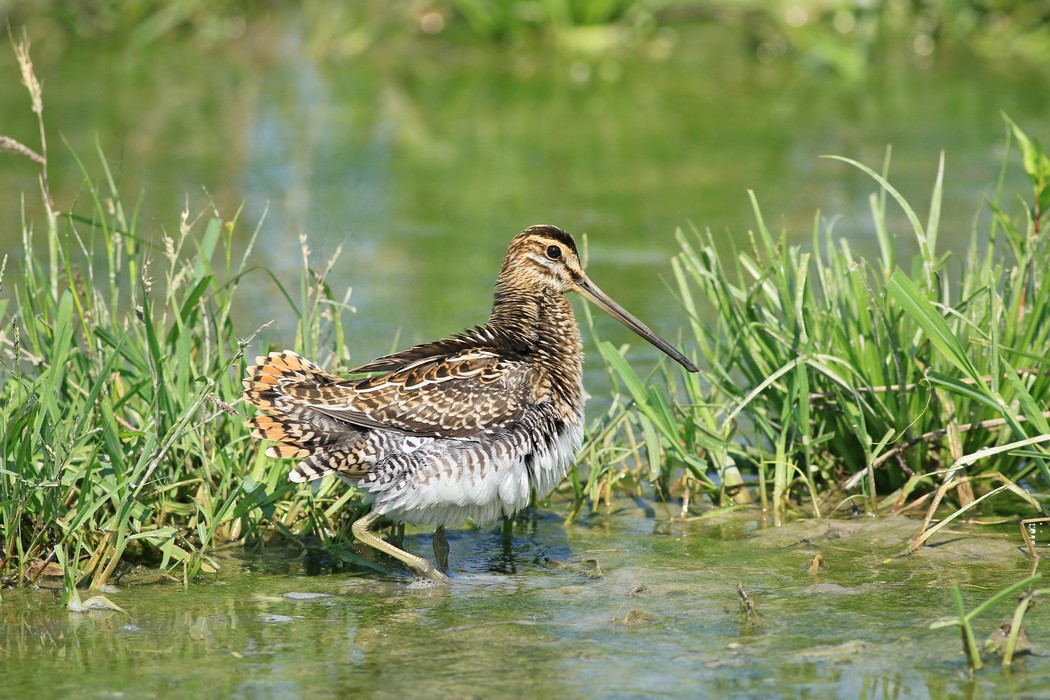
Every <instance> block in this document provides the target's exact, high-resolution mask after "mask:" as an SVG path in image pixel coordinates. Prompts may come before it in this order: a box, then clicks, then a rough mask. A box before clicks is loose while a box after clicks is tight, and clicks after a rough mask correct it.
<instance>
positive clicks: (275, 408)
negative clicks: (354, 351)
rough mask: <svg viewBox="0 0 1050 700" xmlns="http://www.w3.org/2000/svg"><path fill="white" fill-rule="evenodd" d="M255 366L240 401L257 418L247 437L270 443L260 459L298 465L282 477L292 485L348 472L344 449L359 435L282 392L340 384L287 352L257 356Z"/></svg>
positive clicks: (348, 457) (250, 424) (349, 463)
mask: <svg viewBox="0 0 1050 700" xmlns="http://www.w3.org/2000/svg"><path fill="white" fill-rule="evenodd" d="M255 362H256V364H254V365H252V366H251V367H249V368H248V374H247V378H246V379H245V380H244V398H245V400H246V401H247V402H248V403H250V404H252V405H253V406H255V407H256V408H258V409H259V415H257V416H255V417H254V418H252V419H250V420H248V421H247V422H245V425H246V426H248V427H249V428H251V429H252V436H253V437H256V438H259V439H262V440H273V441H274V442H275V443H276V444H274V445H271V446H270V447H268V448H267V450H266V454H267V455H268V456H270V457H284V458H292V459H299V460H302V461H300V462H299V464H298V465H297V466H296V467H295V468H294V469H293V470H292V471H291V472H290V473H289V475H288V478H289V479H290V480H291V481H296V482H299V481H309V480H312V479H319V478H321V477H322V476H325V475H327V474H329V473H331V472H333V471H340V472H347V473H349V472H351V471H353V464H352V461H353V460H352V459H351V457H352V454H353V453H352V450H350V449H349V448H350V446H351V444H352V443H353V442H355V441H356V439H357V438H359V437H360V432H359V431H357V430H355V429H354V428H352V427H351V426H349V425H346V424H345V423H341V422H339V421H336V420H334V419H332V418H330V417H329V416H326V415H325V414H323V413H321V412H319V411H317V410H314V409H313V408H311V407H310V406H309V405H305V404H303V403H302V402H301V400H299V399H296V398H294V397H292V396H289V395H287V394H286V393H285V391H284V390H285V389H289V388H291V387H292V386H295V387H297V388H302V387H303V386H304V385H306V386H309V387H315V388H320V387H324V386H326V385H331V384H335V383H337V382H342V381H343V379H342V378H341V377H339V376H337V375H335V374H332V373H331V372H326V371H325V370H323V369H321V368H320V367H318V366H317V365H315V364H314V363H312V362H310V361H309V360H306V359H304V358H302V357H300V356H299V355H297V354H296V353H294V352H291V351H290V350H285V351H283V352H272V353H270V354H269V355H267V356H265V357H257V358H256V359H255Z"/></svg>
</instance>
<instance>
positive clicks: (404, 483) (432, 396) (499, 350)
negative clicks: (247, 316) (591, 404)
mask: <svg viewBox="0 0 1050 700" xmlns="http://www.w3.org/2000/svg"><path fill="white" fill-rule="evenodd" d="M567 292H577V293H579V294H580V295H582V296H583V297H584V298H585V299H588V300H589V301H591V302H592V303H594V304H595V305H597V306H598V307H599V308H601V309H602V310H604V311H606V312H607V313H609V314H610V315H612V316H613V318H616V319H617V320H619V321H620V322H621V323H623V324H624V325H625V326H627V327H628V328H630V329H631V330H632V331H634V332H635V333H637V334H638V335H640V336H641V337H642V338H645V339H646V340H647V341H649V342H650V343H652V344H653V345H655V346H656V347H657V348H659V349H660V350H662V351H663V352H665V353H666V354H667V355H669V356H670V357H672V358H673V359H674V360H675V361H677V362H678V363H679V364H681V365H682V366H683V367H685V368H686V369H687V370H689V371H690V372H695V371H696V367H695V366H694V365H693V363H692V362H690V361H689V359H688V358H686V357H685V355H683V354H682V353H681V352H679V351H678V350H676V349H675V348H674V347H672V346H671V345H670V344H669V343H668V342H667V341H665V340H664V339H662V338H660V337H659V336H658V335H656V334H655V333H653V332H652V331H651V330H649V329H648V328H647V327H646V326H645V324H643V323H642V322H641V321H639V320H638V319H636V318H635V317H634V316H632V315H631V314H629V313H627V311H625V310H624V309H623V307H621V306H620V305H619V304H617V303H616V302H615V301H613V300H612V299H610V298H609V297H608V296H607V295H606V294H605V293H604V292H602V291H601V290H600V289H599V288H598V287H597V286H596V285H595V284H594V283H593V282H591V281H590V280H589V279H588V278H587V275H585V274H584V272H583V266H582V264H581V263H580V256H579V252H578V251H577V249H576V243H575V242H574V241H573V239H572V237H571V236H570V235H569V234H567V233H566V232H564V231H562V230H561V229H559V228H556V227H554V226H532V227H530V228H527V229H525V230H524V231H522V232H521V233H519V234H518V235H517V236H515V237H514V239H513V240H512V241H511V242H510V246H509V247H508V248H507V254H506V256H505V257H504V258H503V266H502V268H501V269H500V272H499V276H498V277H497V278H496V291H495V299H494V301H493V304H492V314H491V315H490V316H489V320H488V323H485V324H484V325H480V326H476V327H474V328H471V329H468V330H466V331H463V332H462V333H460V334H458V335H454V336H452V337H450V338H446V339H445V340H438V341H436V342H433V343H425V344H423V345H417V346H415V347H413V348H409V349H408V350H404V351H402V352H399V353H395V354H393V355H387V356H385V357H380V358H378V359H377V360H375V361H373V362H370V363H368V364H366V365H363V366H361V367H358V368H357V369H355V370H353V372H352V373H353V374H354V375H363V376H359V377H357V378H350V379H345V378H343V377H339V376H336V375H334V374H332V373H330V372H327V371H325V370H323V369H321V368H320V367H318V366H317V365H315V364H313V363H311V362H309V361H307V360H305V359H303V358H302V357H300V356H299V355H297V354H295V353H293V352H290V351H287V350H286V351H284V352H275V353H271V354H270V355H268V356H266V357H259V358H258V359H257V360H256V363H257V364H255V365H254V366H252V367H249V368H248V376H247V378H246V379H245V380H244V386H245V391H244V397H245V399H246V400H247V401H248V403H251V404H252V405H254V406H255V407H256V408H258V414H257V415H256V417H255V418H252V419H251V420H249V421H248V423H247V425H248V426H249V427H251V428H252V429H253V433H252V434H253V435H254V436H255V437H257V438H262V439H265V440H273V441H275V442H276V443H277V444H275V445H273V446H271V447H270V448H269V449H267V451H266V453H267V454H268V455H270V456H272V457H286V458H292V459H297V460H300V461H299V463H298V464H297V465H296V466H295V467H294V468H293V469H292V470H291V472H290V474H289V478H290V479H291V480H292V481H295V482H303V481H311V480H313V479H319V478H321V477H323V476H326V475H328V474H336V475H338V476H340V477H342V478H343V479H345V480H346V481H349V482H350V483H352V484H354V485H355V486H357V488H358V489H360V490H361V492H362V493H363V494H364V497H365V499H366V500H368V501H369V502H370V503H371V505H372V508H371V511H370V512H369V513H368V514H367V515H365V516H364V517H362V518H360V519H359V520H357V521H356V522H354V524H353V528H352V531H353V533H354V536H355V537H356V538H357V539H358V540H359V541H360V542H362V543H364V544H366V545H369V546H370V547H373V548H375V549H377V550H379V551H381V552H385V553H386V554H389V555H390V556H392V557H394V558H396V559H398V560H400V561H401V562H403V563H404V564H405V565H407V566H408V567H409V568H411V569H412V570H413V571H415V572H416V573H417V574H419V575H421V576H426V577H428V578H430V579H433V580H436V581H441V580H445V575H444V574H443V573H442V572H444V571H447V568H448V543H447V541H446V539H445V534H444V530H445V528H446V527H451V526H454V525H459V524H461V523H463V522H465V521H466V520H467V519H470V520H473V521H474V522H475V523H477V524H479V525H480V524H485V523H488V522H491V521H493V520H495V519H497V518H498V517H499V516H501V515H505V516H510V515H513V514H514V513H516V512H517V511H519V510H521V509H522V508H524V507H525V506H526V505H528V503H529V501H530V499H531V498H532V497H533V494H535V497H536V498H542V497H544V496H546V495H547V494H548V493H550V492H551V490H552V489H554V487H555V486H557V485H558V483H559V482H560V481H561V479H562V477H564V476H565V472H566V470H567V469H568V468H569V466H570V465H572V464H573V462H574V460H575V458H576V454H577V452H578V451H579V449H580V445H581V444H582V442H583V404H584V393H583V344H582V342H581V340H580V331H579V328H578V327H577V325H576V317H575V316H574V314H573V310H572V304H571V303H570V302H569V300H568V299H566V298H565V296H564V295H565V294H566V293H567ZM380 517H386V518H389V519H391V520H395V521H401V522H408V523H414V524H417V525H431V526H434V527H435V528H436V531H435V533H434V555H435V558H436V560H437V566H436V567H435V566H433V565H432V564H431V563H430V562H429V561H427V560H426V559H424V558H422V557H418V556H416V555H414V554H410V553H408V552H405V551H403V550H401V549H399V548H397V547H395V546H393V545H392V544H390V543H389V542H386V541H385V540H383V539H381V538H380V537H379V536H377V535H376V534H375V533H374V532H372V531H371V529H370V528H371V526H372V524H373V523H375V521H376V520H377V519H379V518H380Z"/></svg>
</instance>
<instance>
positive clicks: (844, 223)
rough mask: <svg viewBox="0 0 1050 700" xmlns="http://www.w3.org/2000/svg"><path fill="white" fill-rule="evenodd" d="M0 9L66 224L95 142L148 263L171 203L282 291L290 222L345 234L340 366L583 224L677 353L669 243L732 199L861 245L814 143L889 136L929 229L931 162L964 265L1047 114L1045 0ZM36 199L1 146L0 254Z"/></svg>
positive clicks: (9, 87)
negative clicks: (514, 247)
mask: <svg viewBox="0 0 1050 700" xmlns="http://www.w3.org/2000/svg"><path fill="white" fill-rule="evenodd" d="M0 16H3V17H4V19H5V20H6V23H7V24H8V25H9V26H10V27H11V32H12V33H13V34H14V35H15V36H22V34H23V32H24V33H25V35H26V36H28V37H29V38H30V40H31V41H32V56H33V60H34V63H35V68H36V72H37V75H38V76H39V77H40V79H41V81H42V82H43V85H44V119H45V122H46V125H47V129H48V134H49V143H48V146H49V153H48V155H49V160H50V163H49V170H50V178H51V184H52V195H53V197H54V199H55V202H56V206H57V207H58V208H59V209H60V210H62V211H72V212H77V211H83V212H84V213H85V214H89V213H90V203H89V202H85V201H82V194H83V182H84V178H85V173H86V177H88V178H90V179H91V180H93V181H96V182H97V181H101V180H102V179H103V177H104V170H103V167H102V164H101V159H100V155H99V154H100V153H101V154H103V155H104V157H105V159H106V161H107V162H108V165H109V167H110V169H111V170H112V172H113V175H114V177H115V179H116V182H117V185H118V188H119V190H120V192H121V193H122V199H123V201H124V205H125V207H126V208H127V209H128V210H129V211H131V210H137V211H138V217H139V225H138V227H137V235H138V236H140V237H141V238H142V239H144V240H145V241H146V242H147V244H151V245H157V246H158V249H159V247H160V245H161V244H160V240H161V237H162V235H163V234H164V233H165V232H167V233H169V234H174V233H175V232H177V231H178V228H179V224H180V217H181V215H182V212H183V211H184V210H185V211H188V212H189V219H190V221H193V220H196V219H198V218H199V217H203V218H208V217H210V216H211V215H213V213H214V212H218V213H219V215H220V216H221V217H222V218H224V219H227V220H228V219H232V218H233V217H234V216H235V215H237V212H238V211H240V215H239V224H238V225H239V230H240V232H241V233H242V234H243V235H244V236H245V238H247V236H248V234H249V233H250V232H251V231H252V230H253V229H254V228H255V227H256V226H259V227H261V230H260V236H259V243H258V245H257V246H256V248H255V250H254V251H253V253H252V255H253V259H254V260H255V262H256V263H257V264H258V265H262V266H266V267H269V268H271V269H272V270H273V271H274V272H275V274H276V276H277V277H278V278H279V279H283V280H286V283H287V284H289V285H294V284H295V280H297V279H298V270H299V268H300V267H301V265H302V261H301V256H300V244H299V236H300V234H302V233H305V234H307V235H308V236H309V240H310V247H311V249H312V251H313V253H314V264H315V265H317V266H319V267H320V266H323V264H324V262H325V261H326V260H327V259H328V258H330V257H331V256H332V255H333V254H334V253H335V251H336V249H337V248H339V247H340V246H341V247H342V253H341V256H340V258H339V260H338V261H337V263H336V266H335V268H334V271H333V273H332V275H331V276H330V281H331V282H332V284H333V285H334V286H336V287H338V288H345V287H352V289H353V291H352V296H351V303H352V304H353V305H354V306H356V308H357V309H358V311H359V313H358V314H357V316H356V317H354V318H352V319H350V326H349V338H348V343H349V346H350V349H351V351H352V352H353V353H354V359H355V360H361V361H364V360H366V359H368V358H370V357H372V356H375V355H377V354H381V353H384V352H386V351H388V350H390V349H391V348H392V347H394V345H395V344H396V345H401V346H404V345H406V344H408V343H412V342H418V341H423V340H428V339H431V338H433V337H437V336H440V335H444V334H447V333H450V332H453V331H456V330H458V329H460V328H462V327H464V326H466V325H472V324H474V323H477V322H480V321H482V320H483V319H484V317H485V315H486V313H487V310H488V306H489V303H490V285H491V283H492V280H493V278H494V276H495V273H496V269H497V267H498V264H499V260H500V258H501V256H502V253H503V250H504V247H505V245H506V242H507V241H508V240H509V238H510V237H511V236H512V235H513V234H514V233H516V232H517V231H518V230H520V229H521V228H523V227H525V226H527V225H530V224H534V223H554V224H557V225H560V226H562V227H564V228H566V229H568V230H569V231H571V232H573V233H575V234H577V235H581V234H586V235H587V239H588V242H589V269H590V272H591V275H592V277H593V278H594V279H595V280H596V281H597V282H598V283H599V284H600V285H602V286H603V288H605V289H606V291H608V292H609V293H610V294H612V295H613V296H614V297H616V298H618V299H619V300H620V301H621V302H622V303H623V304H624V305H625V306H627V307H628V308H629V309H631V310H632V311H634V312H635V313H637V314H638V315H639V316H640V317H642V318H644V319H646V320H647V321H649V322H651V325H653V326H654V327H655V328H657V329H659V330H660V331H662V332H664V333H665V334H667V335H670V336H672V337H673V336H674V334H675V332H676V329H677V328H678V327H679V326H680V325H681V322H682V313H681V310H680V309H679V308H678V306H677V304H676V303H675V301H674V298H673V295H672V293H671V292H670V291H668V289H667V288H666V283H665V282H664V280H666V279H667V278H668V277H669V272H670V265H669V259H670V257H671V256H672V255H673V254H674V253H675V252H676V250H677V243H676V241H675V238H674V233H675V231H676V229H678V228H685V229H687V230H688V229H689V228H690V227H694V226H695V227H696V228H698V229H701V230H703V229H710V230H711V231H712V232H713V233H714V235H715V236H716V238H717V239H718V240H719V241H720V244H722V243H724V244H725V245H726V246H727V247H728V246H730V245H738V246H739V245H747V235H748V230H749V229H750V228H751V227H752V225H753V221H754V219H753V215H752V211H751V205H750V202H749V199H748V190H753V191H754V192H755V195H756V197H757V199H758V201H759V202H760V204H761V206H762V208H763V213H764V215H765V218H766V221H767V223H769V225H770V226H771V228H772V229H774V230H775V231H779V230H781V229H783V230H785V231H786V232H787V236H788V239H789V240H791V241H792V242H797V243H801V244H804V245H808V244H809V242H810V240H811V238H812V233H813V228H814V225H815V222H819V223H820V224H821V225H822V226H828V227H831V228H832V231H833V233H832V235H833V236H836V237H843V238H846V239H848V240H849V241H850V243H851V245H852V246H854V248H855V249H857V250H859V251H860V252H861V253H864V252H873V251H874V250H875V240H874V232H873V229H872V225H871V223H870V220H869V216H868V214H867V211H868V203H867V198H868V196H869V194H870V193H871V192H872V191H874V189H875V185H874V183H873V182H872V181H871V180H870V178H868V177H867V176H866V175H864V174H862V173H860V172H859V171H856V170H853V169H851V168H849V167H848V166H846V165H844V164H841V163H838V162H833V161H828V160H823V159H821V158H820V157H819V156H820V155H821V154H839V155H844V156H849V157H851V158H855V159H858V160H860V161H862V162H864V163H867V164H869V165H871V166H873V167H876V168H880V167H881V166H882V163H883V161H884V159H885V157H886V150H887V148H888V147H892V164H891V166H890V178H891V181H892V182H894V184H895V185H896V186H897V187H898V188H899V189H900V190H901V191H902V192H903V193H904V194H905V196H907V197H908V198H909V199H910V200H911V201H912V202H913V204H914V205H915V206H916V208H917V209H918V210H919V211H920V213H924V212H925V209H926V206H925V205H926V202H927V201H928V197H929V193H930V190H931V189H932V186H933V180H934V176H935V173H936V167H937V159H938V157H939V154H940V153H941V151H944V152H945V157H946V175H945V180H946V185H945V204H944V209H945V211H944V214H943V223H942V234H941V241H942V245H943V247H944V248H945V250H946V251H947V250H952V249H953V248H955V249H958V248H961V246H962V245H963V244H964V243H965V242H966V241H967V240H968V239H969V237H970V235H971V233H972V231H973V229H974V226H975V225H977V226H981V225H982V223H981V222H982V211H983V209H982V207H983V202H984V200H985V198H986V197H987V196H988V195H989V194H990V193H991V191H992V190H993V189H994V187H995V184H996V182H997V179H998V177H999V172H1000V167H1001V163H1002V159H1003V152H1004V146H1005V128H1004V123H1003V120H1002V118H1001V112H1006V113H1007V114H1009V115H1010V117H1011V118H1013V119H1014V120H1015V121H1016V122H1017V123H1018V124H1020V125H1021V127H1022V128H1024V129H1026V130H1027V131H1028V132H1029V133H1030V134H1031V135H1032V136H1034V137H1040V136H1042V137H1044V140H1045V138H1046V133H1045V131H1046V128H1047V126H1050V121H1048V120H1047V115H1048V114H1050V110H1048V107H1050V70H1048V69H1047V66H1048V65H1050V32H1048V28H1047V19H1048V18H1050V2H1046V1H1045V0H1028V1H1020V0H1018V1H1014V2H1010V1H1007V0H1000V1H995V0H991V1H984V2H981V1H977V0H939V1H938V0H928V1H925V2H923V1H919V0H909V1H903V0H882V1H879V0H868V1H866V2H836V1H834V0H794V1H789V0H779V1H776V0H775V1H772V2H757V1H755V2H747V1H744V0H681V1H678V2H672V1H669V0H640V1H631V0H544V1H539V0H536V1H534V2H501V1H498V0H436V1H430V2H425V1H419V0H396V1H393V2H380V1H378V0H377V1H373V2H352V3H348V2H336V1H334V0H304V1H303V2H290V1H288V2H286V1H282V0H269V1H267V2H249V1H248V0H221V1H218V2H212V1H206V0H172V1H171V2H164V3H157V2H147V1H146V0H122V1H118V0H95V1H88V0H81V1H72V2H33V1H30V0H17V1H12V0H8V1H7V2H0ZM0 76H3V79H2V80H0V86H2V87H0V114H2V115H3V116H2V122H0V133H3V134H4V135H7V136H9V137H12V138H15V139H18V140H19V141H22V142H23V143H25V144H27V145H29V146H31V147H33V148H37V147H38V146H39V135H38V130H37V126H36V121H35V117H34V115H33V114H32V113H31V112H30V110H29V104H28V97H27V96H26V93H25V91H24V90H23V89H22V87H21V86H20V85H19V84H18V69H17V66H16V65H15V61H14V57H13V52H12V51H9V50H7V51H0ZM1015 160H1016V157H1015ZM78 161H79V162H78ZM1021 182H1022V177H1021V174H1020V169H1019V168H1018V167H1016V163H1014V167H1013V169H1012V170H1010V171H1008V173H1007V185H1008V186H1012V185H1018V186H1020V184H1021ZM38 188H39V185H38V173H37V169H36V166H34V165H33V164H32V163H31V162H30V161H28V160H26V159H23V158H20V157H18V156H16V155H14V154H10V153H0V220H2V221H5V222H6V224H5V225H4V226H3V227H0V250H2V251H3V252H9V253H11V254H12V255H14V256H16V257H17V256H20V255H21V252H20V249H21V239H22V229H23V226H22V225H20V222H23V221H25V222H27V224H26V225H27V226H28V227H30V228H32V227H33V226H34V222H38V223H36V224H35V225H37V226H39V225H40V224H39V222H40V221H41V219H40V217H39V210H38V209H39V204H38V202H39V199H40V198H39V195H38ZM898 232H899V233H901V234H903V235H901V238H900V246H899V253H900V257H901V262H902V264H907V259H908V257H909V256H910V254H911V252H912V249H911V241H910V238H909V237H908V235H907V229H906V228H905V227H903V226H902V227H899V228H898ZM246 284H247V285H249V287H250V290H251V294H250V295H247V298H250V299H252V300H257V301H258V303H257V304H255V303H253V304H250V305H248V306H247V308H245V309H243V310H242V311H241V313H240V314H239V315H238V318H240V319H241V322H242V323H243V325H244V327H243V329H241V332H242V334H243V335H245V336H246V335H248V334H249V333H250V332H251V331H252V330H254V328H255V327H256V326H258V325H259V324H261V323H264V322H266V321H267V320H270V319H276V320H277V323H276V324H275V325H274V326H272V327H271V328H270V329H268V331H267V333H269V334H270V335H269V338H270V339H271V340H272V341H273V342H278V343H289V342H291V340H292V339H293V337H294V330H295V329H294V321H293V320H292V318H293V317H292V315H291V314H290V313H289V312H288V311H287V310H286V309H284V308H283V305H282V304H281V303H278V302H279V300H280V297H279V295H278V294H277V291H276V287H275V285H274V284H273V281H272V280H271V279H270V278H269V277H267V276H265V275H261V274H260V275H255V276H252V277H251V278H250V279H248V280H247V281H246ZM245 296H246V295H242V297H241V298H242V299H244V298H245ZM599 329H600V331H601V332H602V333H603V334H605V335H607V336H608V337H610V338H611V339H613V340H622V341H625V342H626V341H628V340H630V336H629V334H628V332H627V331H625V330H620V329H619V328H618V327H617V326H616V325H615V324H614V323H613V322H611V321H609V322H606V320H602V321H601V322H600V326H599ZM635 344H636V345H637V343H635ZM638 352H639V353H642V354H645V353H648V352H649V351H648V350H647V349H644V348H639V349H638Z"/></svg>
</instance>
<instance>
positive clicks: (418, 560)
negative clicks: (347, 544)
mask: <svg viewBox="0 0 1050 700" xmlns="http://www.w3.org/2000/svg"><path fill="white" fill-rule="evenodd" d="M379 517H380V516H379V513H376V512H375V511H371V512H369V513H368V514H367V515H365V516H364V517H362V518H358V519H357V520H355V521H354V524H353V525H352V526H351V527H350V531H351V532H353V533H354V537H355V538H356V539H357V541H358V542H360V543H361V544H366V545H368V546H369V547H371V548H372V549H377V550H379V551H380V552H383V553H384V554H389V555H390V556H392V557H393V558H394V559H397V560H398V561H399V562H401V563H403V564H404V565H405V566H407V567H408V568H410V569H412V571H414V572H415V573H416V574H417V575H419V576H425V577H427V578H428V579H430V580H431V581H438V582H445V581H448V576H445V574H443V573H441V572H440V571H438V570H437V569H435V568H434V566H433V564H431V563H430V562H429V561H427V560H426V559H424V558H423V557H417V556H416V555H415V554H409V553H408V552H406V551H405V550H403V549H398V548H397V547H395V546H394V545H392V544H390V543H389V542H387V541H386V540H384V539H382V538H380V537H379V536H378V535H376V534H375V533H374V532H372V531H371V530H370V529H369V527H370V526H371V525H372V523H374V522H375V521H376V520H378V519H379ZM442 537H444V533H442ZM447 547H448V545H447V544H446V548H447ZM446 563H447V561H446Z"/></svg>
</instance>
